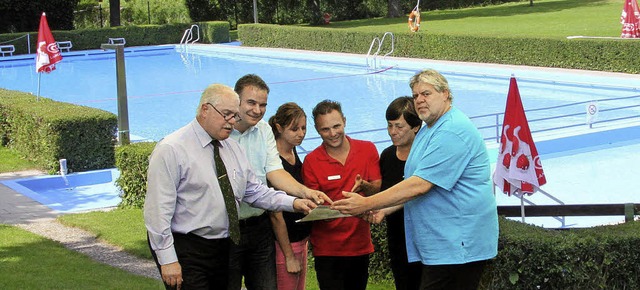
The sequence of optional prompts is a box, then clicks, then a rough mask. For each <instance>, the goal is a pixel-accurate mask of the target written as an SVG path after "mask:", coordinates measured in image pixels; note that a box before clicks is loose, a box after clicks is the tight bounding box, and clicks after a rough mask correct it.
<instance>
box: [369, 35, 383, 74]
mask: <svg viewBox="0 0 640 290" xmlns="http://www.w3.org/2000/svg"><path fill="white" fill-rule="evenodd" d="M376 41H377V42H378V50H377V51H376V53H375V54H374V57H373V67H374V68H375V67H376V66H377V63H376V57H375V55H377V54H378V52H379V51H380V46H381V43H380V38H378V37H375V38H373V40H372V41H371V45H370V46H369V51H367V59H366V60H367V67H372V66H370V65H369V56H371V50H372V49H373V45H374V44H375V43H376Z"/></svg>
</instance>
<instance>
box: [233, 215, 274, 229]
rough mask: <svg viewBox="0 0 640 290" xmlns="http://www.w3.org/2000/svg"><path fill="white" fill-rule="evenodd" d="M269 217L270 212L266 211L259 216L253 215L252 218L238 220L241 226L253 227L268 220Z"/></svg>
mask: <svg viewBox="0 0 640 290" xmlns="http://www.w3.org/2000/svg"><path fill="white" fill-rule="evenodd" d="M268 218H269V216H268V214H267V213H266V212H264V213H263V214H261V215H259V216H252V217H250V218H246V219H241V220H239V221H238V222H239V223H240V227H251V226H255V225H258V224H260V223H262V222H264V221H266V220H268Z"/></svg>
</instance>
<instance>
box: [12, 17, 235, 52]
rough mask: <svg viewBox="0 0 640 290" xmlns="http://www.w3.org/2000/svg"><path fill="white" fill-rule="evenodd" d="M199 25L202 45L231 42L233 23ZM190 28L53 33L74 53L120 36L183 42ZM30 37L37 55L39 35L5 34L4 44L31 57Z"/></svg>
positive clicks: (133, 42) (135, 41)
mask: <svg viewBox="0 0 640 290" xmlns="http://www.w3.org/2000/svg"><path fill="white" fill-rule="evenodd" d="M197 24H198V26H199V27H200V40H199V42H200V43H222V42H229V40H230V36H229V23H227V22H221V21H211V22H202V23H197ZM190 27H191V24H165V25H140V26H119V27H110V28H100V29H81V30H71V31H58V30H54V31H52V34H53V38H55V40H56V41H71V42H72V43H73V50H86V49H99V48H100V45H101V44H103V43H107V42H108V41H109V38H120V37H123V38H125V39H126V41H127V44H126V46H143V45H160V44H175V43H180V40H181V39H182V35H183V34H184V32H185V30H187V29H189V28H190ZM27 35H28V37H29V39H30V43H31V53H35V49H36V48H35V47H36V46H35V44H36V41H37V39H38V32H28V33H8V34H1V35H0V43H5V42H7V43H8V44H13V45H14V46H15V48H16V51H15V53H14V55H18V54H27V53H29V50H28V47H27V40H26V39H25V38H26V36H27ZM16 39H19V40H16ZM12 40H13V41H12ZM9 41H11V42H10V43H9Z"/></svg>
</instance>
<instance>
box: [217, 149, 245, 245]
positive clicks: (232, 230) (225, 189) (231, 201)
mask: <svg viewBox="0 0 640 290" xmlns="http://www.w3.org/2000/svg"><path fill="white" fill-rule="evenodd" d="M211 143H212V144H213V159H214V160H215V161H216V172H217V173H218V183H219V184H220V190H221V191H222V197H224V205H225V207H226V208H227V216H228V217H229V237H230V238H231V240H232V241H233V242H234V243H235V244H236V245H239V243H238V242H240V225H239V224H238V208H237V207H236V200H235V197H234V195H233V188H231V182H229V176H228V175H227V168H226V167H225V166H224V162H223V161H222V158H220V150H219V147H220V142H219V141H218V140H213V141H211Z"/></svg>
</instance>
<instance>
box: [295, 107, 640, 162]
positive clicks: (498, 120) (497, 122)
mask: <svg viewBox="0 0 640 290" xmlns="http://www.w3.org/2000/svg"><path fill="white" fill-rule="evenodd" d="M633 99H639V100H640V95H634V96H627V97H614V98H604V99H597V100H591V101H580V102H574V103H569V104H564V105H558V106H550V107H543V108H536V109H530V110H525V114H526V113H531V112H536V111H549V110H552V109H560V108H567V107H571V106H578V105H584V104H588V103H590V102H598V103H600V104H602V103H606V102H610V101H620V100H625V101H628V100H633ZM632 108H639V110H638V113H637V114H632V115H628V116H619V117H612V118H608V119H603V120H598V121H594V122H593V123H592V124H606V123H613V122H618V121H622V120H629V119H634V118H637V119H638V120H640V104H633V105H620V106H617V107H613V108H607V109H601V110H600V112H615V111H620V110H626V109H632ZM580 115H585V113H584V112H581V113H568V114H560V115H555V116H550V117H541V118H534V119H529V120H528V122H529V125H530V127H533V128H535V126H531V124H534V125H535V124H536V123H538V122H543V121H558V120H560V119H563V118H569V117H575V116H580ZM469 118H470V119H471V120H472V121H475V122H476V127H477V128H478V129H479V130H481V131H483V130H487V129H493V130H492V131H493V132H494V133H493V134H491V135H489V136H485V137H484V140H485V141H492V140H494V141H495V142H497V143H499V142H500V134H501V133H502V119H503V118H504V112H500V113H490V114H483V115H477V116H472V117H469ZM483 118H491V119H493V120H492V121H491V124H488V125H478V123H482V122H481V121H479V120H480V119H483ZM553 123H562V122H553ZM580 126H584V127H586V128H592V127H591V126H587V125H586V122H584V120H583V121H582V122H573V123H569V124H565V125H562V126H551V127H546V128H542V129H531V134H535V133H542V132H549V131H559V130H563V129H571V128H575V127H580ZM386 129H387V128H386V127H385V128H376V129H369V130H360V131H353V132H348V133H347V134H348V135H357V134H364V133H371V132H378V131H384V130H386ZM317 139H320V137H309V138H305V140H317ZM389 141H390V139H383V140H377V141H372V142H373V143H375V144H378V143H387V142H389ZM299 149H300V150H298V153H299V154H304V153H308V152H307V150H305V149H304V148H302V147H301V146H299Z"/></svg>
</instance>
